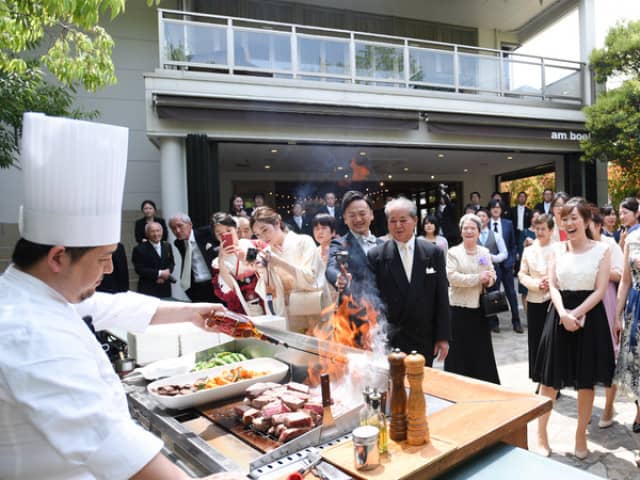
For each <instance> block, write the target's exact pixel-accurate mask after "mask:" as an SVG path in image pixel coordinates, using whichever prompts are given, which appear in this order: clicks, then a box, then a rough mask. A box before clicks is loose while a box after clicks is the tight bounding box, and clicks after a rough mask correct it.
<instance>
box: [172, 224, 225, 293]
mask: <svg viewBox="0 0 640 480" xmlns="http://www.w3.org/2000/svg"><path fill="white" fill-rule="evenodd" d="M169 227H170V228H171V231H172V232H173V234H174V235H175V237H176V239H175V241H174V242H173V243H174V245H175V246H176V248H177V249H178V251H179V252H180V256H181V257H182V270H181V272H180V286H181V287H182V288H183V289H184V291H185V293H186V294H187V296H188V297H189V298H190V299H191V301H192V302H215V301H216V296H215V295H214V293H213V287H212V286H211V262H213V259H214V258H216V257H217V256H218V253H217V249H216V248H215V245H214V243H213V241H212V240H211V237H210V235H205V233H204V232H203V230H202V229H198V230H194V229H193V224H192V223H191V218H189V215H187V214H186V213H178V214H176V215H174V216H172V217H171V219H170V220H169Z"/></svg>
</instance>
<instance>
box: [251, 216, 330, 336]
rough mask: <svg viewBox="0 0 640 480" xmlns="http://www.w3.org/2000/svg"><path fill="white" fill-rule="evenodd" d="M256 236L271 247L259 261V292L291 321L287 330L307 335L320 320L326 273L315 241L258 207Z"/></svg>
mask: <svg viewBox="0 0 640 480" xmlns="http://www.w3.org/2000/svg"><path fill="white" fill-rule="evenodd" d="M251 228H252V229H253V233H254V234H255V235H256V237H258V239H259V240H262V241H263V242H265V243H266V244H267V248H264V249H263V250H261V252H260V254H259V259H260V262H261V263H262V265H263V266H264V267H263V268H260V269H259V270H258V272H259V279H258V285H257V286H256V291H257V292H259V294H260V296H261V297H262V298H266V299H267V304H268V306H269V307H270V308H271V309H272V311H273V313H274V314H275V315H279V316H283V317H286V318H287V328H288V329H289V330H291V331H295V332H298V333H304V332H307V331H308V330H312V329H313V328H314V327H315V325H316V323H317V322H318V321H319V320H320V312H321V310H322V305H321V301H322V289H323V287H324V276H322V275H320V273H321V272H322V271H323V270H324V265H323V263H322V258H321V256H320V253H319V252H318V249H317V248H316V244H315V242H314V241H313V239H312V238H311V237H310V236H308V235H298V234H297V233H294V232H292V231H290V230H288V229H287V226H286V225H285V224H284V223H283V222H282V218H281V217H280V215H278V213H276V211H275V210H273V209H272V208H270V207H258V208H257V209H256V210H255V211H254V212H253V215H252V216H251Z"/></svg>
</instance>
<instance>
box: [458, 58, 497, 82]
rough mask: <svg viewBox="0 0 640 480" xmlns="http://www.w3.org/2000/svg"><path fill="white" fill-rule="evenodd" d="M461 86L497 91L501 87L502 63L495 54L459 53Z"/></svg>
mask: <svg viewBox="0 0 640 480" xmlns="http://www.w3.org/2000/svg"><path fill="white" fill-rule="evenodd" d="M458 61H459V62H460V84H459V85H460V88H469V89H473V90H485V91H486V90H489V91H497V90H499V88H500V64H499V59H498V58H497V57H495V56H489V55H478V54H473V53H460V54H458Z"/></svg>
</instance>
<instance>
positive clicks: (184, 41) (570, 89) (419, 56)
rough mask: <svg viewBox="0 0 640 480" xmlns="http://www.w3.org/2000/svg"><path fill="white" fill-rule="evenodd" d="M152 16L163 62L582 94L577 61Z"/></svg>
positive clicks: (241, 71) (302, 76) (282, 74)
mask: <svg viewBox="0 0 640 480" xmlns="http://www.w3.org/2000/svg"><path fill="white" fill-rule="evenodd" d="M158 22H159V25H158V26H159V29H158V31H159V40H160V66H161V67H162V68H166V69H188V70H198V71H211V72H218V73H227V74H230V75H255V76H263V77H271V78H290V79H299V80H315V81H322V82H332V83H345V84H354V85H375V86H387V87H396V88H398V87H399V88H412V89H423V90H432V91H443V92H454V93H467V94H482V95H495V96H503V97H515V98H533V99H537V100H545V101H550V102H561V103H573V104H578V105H580V104H582V101H583V92H582V83H583V82H582V76H583V75H584V74H585V72H584V64H582V63H580V62H574V61H568V60H559V59H553V58H547V57H544V58H543V57H537V56H533V55H523V54H518V53H513V52H504V51H500V50H492V49H487V48H477V47H470V46H466V45H455V44H450V43H442V42H432V41H425V40H417V39H411V38H400V37H392V36H388V35H377V34H369V33H359V32H349V31H344V30H333V29H326V28H317V27H310V26H302V25H293V24H285V23H276V22H267V21H262V20H251V19H246V18H232V17H224V16H219V15H208V14H200V13H191V12H183V11H176V10H163V9H160V10H158Z"/></svg>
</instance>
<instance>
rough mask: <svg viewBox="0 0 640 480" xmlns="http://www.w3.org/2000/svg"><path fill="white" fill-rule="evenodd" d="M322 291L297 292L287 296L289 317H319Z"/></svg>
mask: <svg viewBox="0 0 640 480" xmlns="http://www.w3.org/2000/svg"><path fill="white" fill-rule="evenodd" d="M321 300H322V290H309V291H305V290H297V291H293V292H291V293H290V294H289V310H288V311H289V315H293V316H299V315H320V313H321V312H322V301H321Z"/></svg>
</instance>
